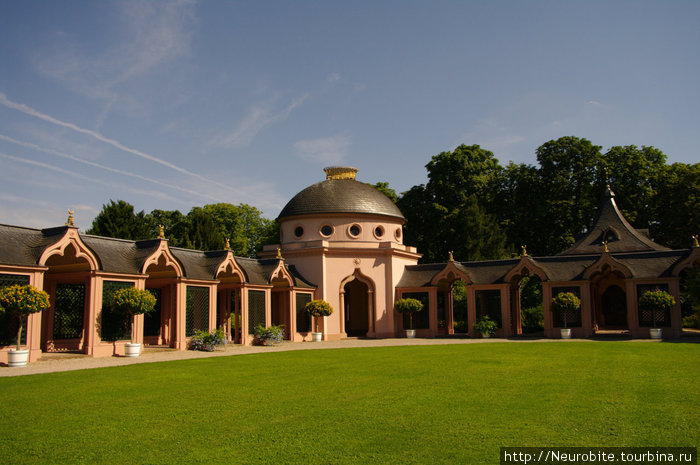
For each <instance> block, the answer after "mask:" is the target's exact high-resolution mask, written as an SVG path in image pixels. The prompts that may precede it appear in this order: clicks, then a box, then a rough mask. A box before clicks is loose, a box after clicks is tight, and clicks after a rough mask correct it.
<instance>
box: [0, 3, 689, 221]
mask: <svg viewBox="0 0 700 465" xmlns="http://www.w3.org/2000/svg"><path fill="white" fill-rule="evenodd" d="M698 24H700V2H699V1H695V0H687V1H669V0H665V1H654V2H649V1H629V2H625V1H600V2H598V1H585V2H584V1H576V2H569V1H535V0H533V1H490V2H487V1H448V2H440V1H400V2H399V1H397V2H393V1H392V2H390V1H314V2H312V1H299V2H289V1H279V2H277V1H246V2H238V1H223V0H219V1H215V0H206V1H199V2H196V1H190V0H186V1H185V0H183V1H175V2H165V1H162V2H160V1H159V2H116V1H100V2H95V1H60V2H56V1H22V2H19V1H10V0H0V222H1V223H9V224H18V225H24V226H32V227H49V226H55V225H58V224H62V223H63V222H64V221H65V218H66V210H67V209H69V208H70V209H74V210H75V216H76V222H77V225H78V226H80V227H81V228H83V229H85V228H87V227H89V226H90V223H91V221H92V219H93V218H94V216H95V215H96V214H97V213H98V212H99V210H100V209H101V207H102V205H103V204H105V203H107V202H108V201H109V200H110V199H114V200H117V199H123V200H126V201H128V202H130V203H132V204H133V205H134V206H135V207H136V209H137V210H145V211H147V212H148V211H150V210H152V209H155V208H160V209H166V210H174V209H178V210H180V211H181V212H183V213H187V212H188V211H189V210H190V208H192V207H194V206H201V205H205V204H207V203H214V202H230V203H234V204H238V203H248V204H251V205H254V206H256V207H258V208H259V209H260V210H262V211H263V212H264V214H265V215H266V216H267V217H270V218H274V217H275V216H276V215H277V214H278V213H279V211H280V210H281V209H282V207H283V206H284V204H285V203H286V201H287V200H288V199H289V198H291V197H292V196H293V195H294V194H295V193H296V192H298V191H299V190H301V189H302V188H304V187H306V186H307V185H310V184H312V183H314V182H318V181H320V180H322V179H323V173H322V168H323V167H324V166H328V165H334V164H347V165H352V166H356V167H357V168H359V170H360V171H359V173H358V179H360V180H362V181H365V182H372V183H374V182H377V181H388V182H389V183H390V185H391V186H392V187H393V188H395V189H396V190H397V191H399V192H402V191H405V190H407V189H409V188H410V187H411V186H413V185H416V184H420V183H424V182H426V172H425V168H424V166H425V164H426V163H427V162H428V161H429V160H430V157H431V156H432V155H435V154H438V153H439V152H441V151H443V150H452V149H454V148H455V147H456V146H457V145H459V144H462V143H464V144H469V145H471V144H479V145H481V146H482V147H484V148H486V149H488V150H491V151H493V152H494V154H495V156H496V157H497V158H498V159H499V160H500V162H501V163H502V164H503V165H505V164H507V163H508V161H510V160H512V161H514V162H518V163H520V162H525V163H535V149H536V148H537V147H538V146H540V145H541V144H543V143H544V142H546V141H548V140H551V139H555V138H558V137H561V136H569V135H574V136H578V137H585V138H587V139H589V140H591V141H592V142H593V143H595V144H597V145H601V146H603V148H604V149H607V148H609V147H611V146H613V145H637V146H641V145H653V146H655V147H658V148H660V149H661V150H663V151H664V152H665V153H666V154H667V155H668V158H669V161H670V162H684V163H697V162H699V161H700V154H699V152H698V147H700V130H699V128H700V85H698V83H700V27H698Z"/></svg>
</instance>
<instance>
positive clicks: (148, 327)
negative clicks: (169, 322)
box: [143, 289, 163, 336]
mask: <svg viewBox="0 0 700 465" xmlns="http://www.w3.org/2000/svg"><path fill="white" fill-rule="evenodd" d="M146 290H147V291H148V292H150V293H151V295H152V296H153V297H155V298H156V306H155V307H154V308H153V311H152V312H150V313H146V314H145V315H144V319H143V335H144V336H159V335H160V312H161V301H162V300H161V298H162V294H163V293H162V291H161V290H160V289H146Z"/></svg>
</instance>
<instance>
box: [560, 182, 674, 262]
mask: <svg viewBox="0 0 700 465" xmlns="http://www.w3.org/2000/svg"><path fill="white" fill-rule="evenodd" d="M605 241H607V248H608V251H609V252H610V253H617V252H650V251H655V250H670V249H668V248H666V247H664V246H662V245H659V244H657V243H656V242H654V241H652V240H651V239H650V238H649V237H647V236H646V235H645V234H644V233H642V232H640V231H638V230H636V229H634V227H633V226H632V225H631V224H629V222H628V221H627V220H626V219H625V217H624V216H622V213H620V210H619V209H618V208H617V204H616V203H615V193H614V192H613V191H612V190H611V189H610V186H607V188H606V189H605V193H604V194H603V198H602V201H601V204H600V207H598V217H597V218H596V220H595V222H594V223H593V226H592V227H591V228H590V229H589V231H588V233H586V235H585V236H584V237H582V238H581V239H579V240H578V241H577V242H576V243H575V244H574V245H572V246H571V247H569V248H568V249H566V250H565V251H563V252H560V253H559V254H558V255H587V254H598V253H602V252H603V251H604V250H605V246H606V244H604V242H605Z"/></svg>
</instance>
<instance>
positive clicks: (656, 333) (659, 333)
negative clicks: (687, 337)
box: [649, 328, 663, 339]
mask: <svg viewBox="0 0 700 465" xmlns="http://www.w3.org/2000/svg"><path fill="white" fill-rule="evenodd" d="M649 337H650V338H652V339H661V338H662V337H663V329H661V328H649Z"/></svg>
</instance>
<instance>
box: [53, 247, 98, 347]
mask: <svg viewBox="0 0 700 465" xmlns="http://www.w3.org/2000/svg"><path fill="white" fill-rule="evenodd" d="M78 255H79V253H78V250H77V249H76V247H75V245H74V244H73V243H70V244H68V245H67V246H66V247H65V249H64V250H63V254H62V255H61V254H59V253H56V254H54V255H51V256H50V257H49V258H48V259H47V260H46V262H45V265H46V266H47V267H48V268H49V269H48V270H47V272H46V274H45V278H44V288H45V289H46V290H47V291H48V292H49V294H50V296H51V304H52V305H51V308H50V309H49V311H48V312H45V314H44V316H43V318H42V336H41V341H42V346H43V347H42V348H43V350H45V351H47V352H54V351H78V350H83V349H84V344H85V336H86V334H85V323H86V322H87V321H89V317H88V312H89V305H88V300H89V299H88V292H89V289H90V263H89V262H88V260H87V259H86V258H84V257H79V256H78Z"/></svg>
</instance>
